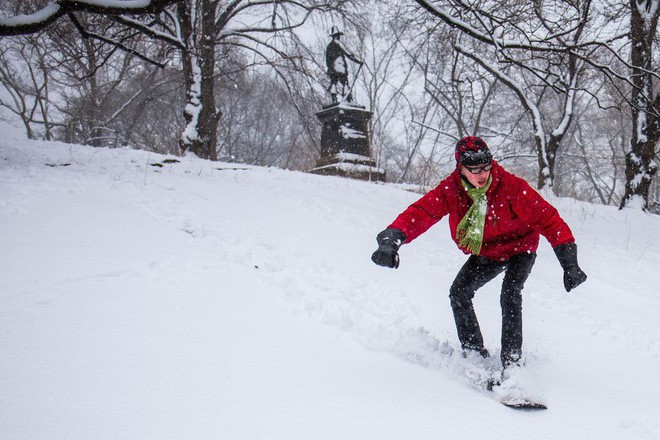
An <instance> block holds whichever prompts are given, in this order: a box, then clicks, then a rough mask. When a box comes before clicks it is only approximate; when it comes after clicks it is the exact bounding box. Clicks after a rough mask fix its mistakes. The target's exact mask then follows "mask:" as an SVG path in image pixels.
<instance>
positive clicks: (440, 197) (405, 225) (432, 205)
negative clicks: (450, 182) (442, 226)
mask: <svg viewBox="0 0 660 440" xmlns="http://www.w3.org/2000/svg"><path fill="white" fill-rule="evenodd" d="M443 184H444V183H441V184H440V185H438V186H437V187H436V188H434V189H432V190H431V191H429V192H428V193H426V194H425V195H424V196H422V198H420V199H419V200H417V201H416V202H415V203H413V204H412V205H410V206H409V207H408V208H407V209H406V210H405V211H403V212H402V213H401V214H399V216H398V217H397V218H396V220H394V222H393V223H392V224H391V225H390V226H388V227H390V228H397V229H399V230H401V231H403V233H404V234H406V243H410V242H411V241H413V240H414V239H415V238H417V237H419V236H420V235H422V234H423V233H424V232H426V231H427V230H428V229H429V228H430V227H431V226H433V225H434V224H436V223H437V222H438V221H440V219H441V218H442V217H444V216H445V215H446V214H447V212H448V208H447V201H446V195H445V193H444V191H443V190H442V185H443Z"/></svg>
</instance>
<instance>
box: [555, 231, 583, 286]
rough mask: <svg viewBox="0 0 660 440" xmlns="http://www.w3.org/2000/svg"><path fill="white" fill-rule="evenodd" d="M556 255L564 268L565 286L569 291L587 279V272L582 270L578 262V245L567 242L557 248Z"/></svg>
mask: <svg viewBox="0 0 660 440" xmlns="http://www.w3.org/2000/svg"><path fill="white" fill-rule="evenodd" d="M555 255H557V259H558V260H559V264H561V267H562V268H563V269H564V288H566V291H567V292H570V291H571V289H574V288H576V287H577V286H579V285H580V284H582V283H584V282H585V281H586V280H587V274H586V273H584V272H582V269H580V266H578V262H577V245H576V244H575V243H565V244H561V245H559V246H557V247H556V248H555Z"/></svg>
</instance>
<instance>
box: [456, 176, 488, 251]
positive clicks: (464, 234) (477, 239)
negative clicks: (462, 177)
mask: <svg viewBox="0 0 660 440" xmlns="http://www.w3.org/2000/svg"><path fill="white" fill-rule="evenodd" d="M492 181H493V177H492V176H489V177H488V183H486V186H484V187H483V188H476V187H474V186H472V185H471V184H469V183H467V182H465V181H463V187H464V188H465V191H467V193H468V196H469V197H470V198H471V199H472V202H473V203H472V206H470V209H468V212H467V213H465V217H463V220H461V222H460V223H459V224H458V227H457V228H456V239H457V240H458V242H459V244H460V245H461V247H463V248H465V249H467V250H468V251H470V252H471V253H472V254H474V255H479V252H481V243H482V241H483V239H484V225H485V224H486V211H487V210H488V202H487V200H486V191H488V188H490V184H491V182H492Z"/></svg>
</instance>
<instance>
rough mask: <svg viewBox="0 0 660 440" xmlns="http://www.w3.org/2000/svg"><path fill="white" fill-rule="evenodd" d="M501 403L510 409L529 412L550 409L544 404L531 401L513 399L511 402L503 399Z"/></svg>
mask: <svg viewBox="0 0 660 440" xmlns="http://www.w3.org/2000/svg"><path fill="white" fill-rule="evenodd" d="M500 403H501V404H502V405H504V406H506V407H509V408H513V409H520V410H527V411H537V410H543V409H548V407H547V406H545V405H544V404H542V403H539V402H535V401H533V400H529V399H511V400H508V399H501V400H500Z"/></svg>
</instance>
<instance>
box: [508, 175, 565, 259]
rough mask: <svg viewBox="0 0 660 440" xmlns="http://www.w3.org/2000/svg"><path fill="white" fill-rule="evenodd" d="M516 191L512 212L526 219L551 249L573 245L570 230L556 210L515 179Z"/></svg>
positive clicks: (521, 181) (527, 186)
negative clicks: (563, 245)
mask: <svg viewBox="0 0 660 440" xmlns="http://www.w3.org/2000/svg"><path fill="white" fill-rule="evenodd" d="M516 180H517V185H516V186H517V191H516V193H517V194H516V195H515V196H514V197H513V198H512V208H513V211H514V212H515V213H516V215H518V216H519V217H521V218H523V219H526V220H527V222H528V226H529V227H530V228H532V229H533V230H535V231H537V232H539V233H540V234H541V235H543V236H544V237H545V238H546V239H547V240H548V242H549V243H550V245H551V246H552V247H553V248H556V247H557V246H559V245H562V244H565V243H574V242H575V238H574V237H573V233H572V232H571V228H569V227H568V224H566V222H565V221H564V220H563V219H562V218H561V216H560V215H559V212H558V211H557V209H556V208H555V207H554V206H552V205H551V204H550V203H548V201H546V200H545V199H544V198H543V197H542V196H541V195H540V194H539V193H538V192H536V190H534V189H533V188H532V187H531V186H529V184H528V183H527V182H526V181H525V180H523V179H521V178H518V177H516Z"/></svg>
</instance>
